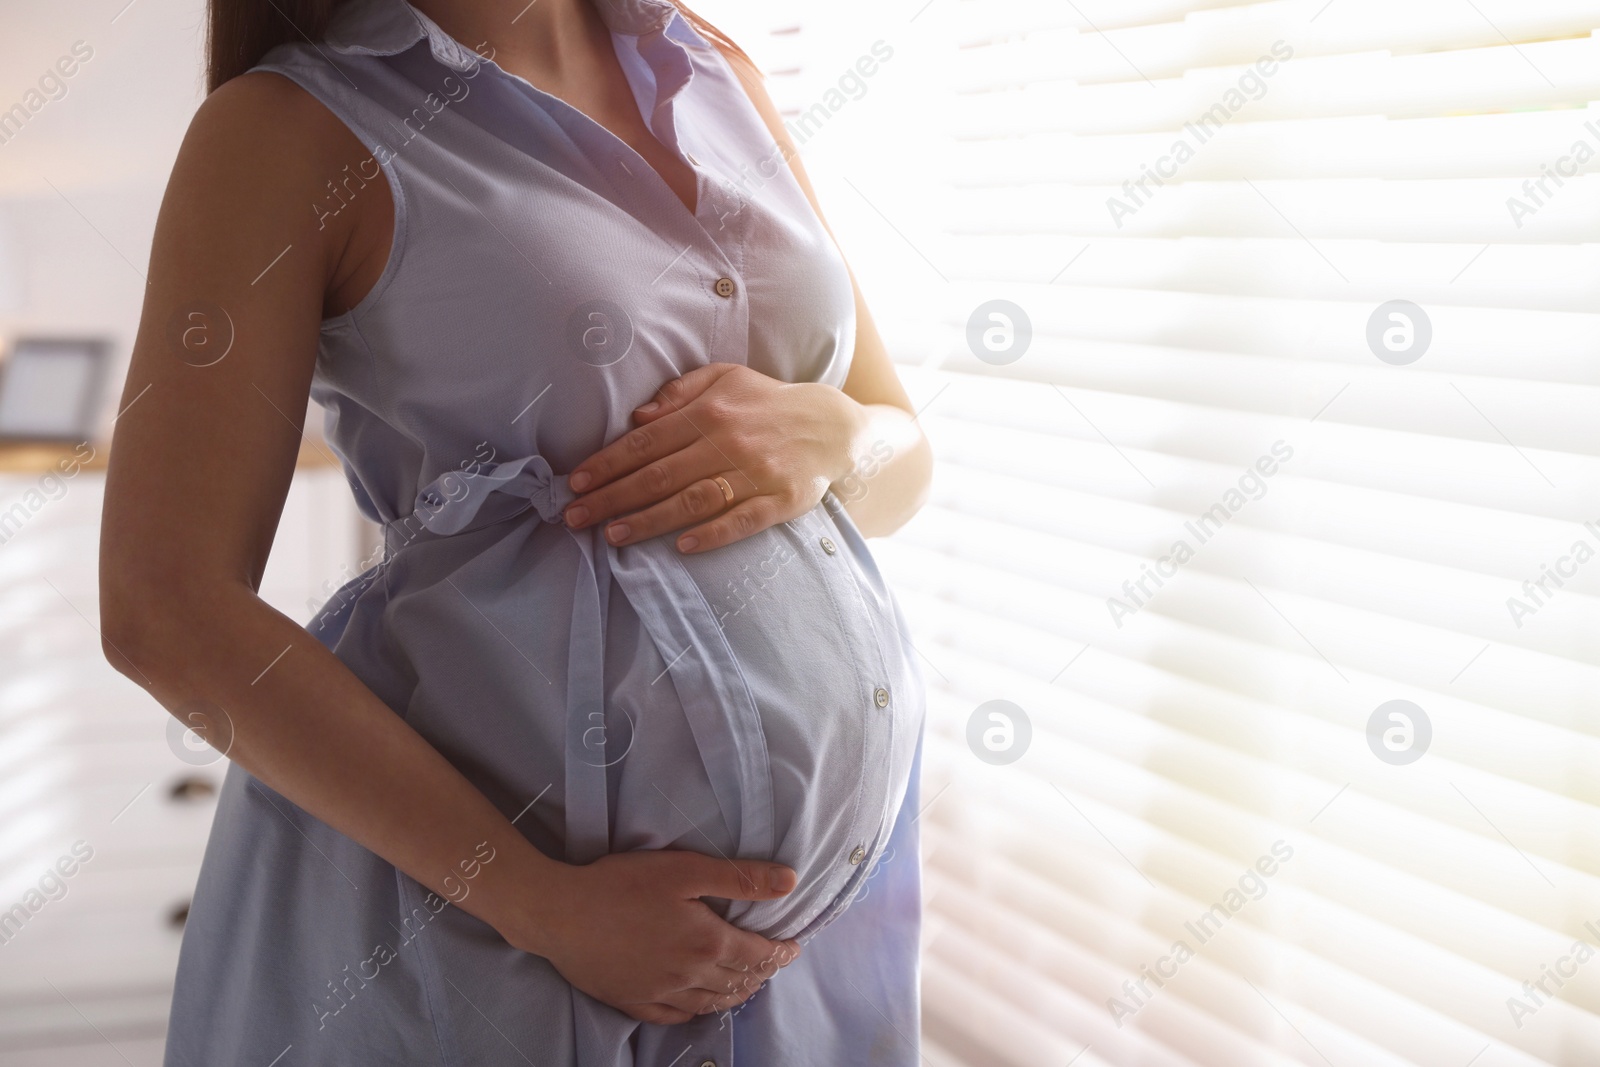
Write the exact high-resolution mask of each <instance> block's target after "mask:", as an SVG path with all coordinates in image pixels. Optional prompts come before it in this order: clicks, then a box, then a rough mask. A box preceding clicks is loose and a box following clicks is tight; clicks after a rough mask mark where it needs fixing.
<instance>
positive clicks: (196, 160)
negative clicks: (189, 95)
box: [173, 71, 360, 199]
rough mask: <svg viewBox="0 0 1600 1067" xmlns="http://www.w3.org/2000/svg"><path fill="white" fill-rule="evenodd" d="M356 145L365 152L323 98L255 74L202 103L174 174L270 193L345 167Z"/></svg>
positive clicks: (243, 76)
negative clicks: (333, 166) (238, 183)
mask: <svg viewBox="0 0 1600 1067" xmlns="http://www.w3.org/2000/svg"><path fill="white" fill-rule="evenodd" d="M352 146H354V147H355V148H356V149H359V148H360V142H359V141H357V140H356V138H355V136H354V135H353V134H352V133H351V132H350V131H349V129H348V128H347V127H346V126H345V125H344V123H342V122H341V121H340V120H339V119H338V118H337V117H335V116H334V114H333V113H332V112H331V111H329V110H328V108H327V107H326V106H325V105H323V103H322V102H321V101H319V100H317V99H316V97H314V96H312V95H311V94H310V93H309V92H307V91H306V90H305V89H302V88H301V87H300V86H299V85H296V84H295V83H294V82H292V81H290V80H289V79H288V78H285V77H283V76H281V75H278V74H274V73H271V72H269V71H252V72H250V73H248V74H241V75H240V76H239V77H237V78H234V79H232V80H231V81H229V82H226V83H225V84H223V85H222V86H220V87H219V88H218V89H217V90H216V91H215V92H213V93H211V94H210V95H209V96H207V97H206V98H205V100H204V101H203V102H202V103H201V104H200V107H199V109H198V110H197V111H196V112H195V114H194V118H193V119H192V120H191V121H190V123H189V130H188V133H187V134H186V135H185V137H184V141H183V147H182V148H181V149H180V151H179V154H178V162H177V166H176V167H175V168H174V171H173V176H174V178H183V179H199V180H202V181H204V180H206V179H208V178H227V179H229V180H230V184H231V183H232V182H233V181H244V182H246V183H247V185H248V186H249V187H250V191H251V192H254V193H270V191H271V189H272V188H273V187H274V186H278V187H281V186H284V185H286V184H289V183H292V182H294V181H296V180H303V179H306V178H310V177H314V176H315V175H316V174H318V173H322V172H324V171H326V169H327V167H328V166H329V165H330V164H333V163H336V162H337V163H339V164H340V165H342V163H343V157H344V156H345V155H346V154H347V153H348V151H349V150H350V149H351V147H352ZM301 192H302V196H301V199H304V195H303V194H304V190H302V191H301Z"/></svg>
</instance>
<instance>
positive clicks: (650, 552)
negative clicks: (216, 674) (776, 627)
mask: <svg viewBox="0 0 1600 1067" xmlns="http://www.w3.org/2000/svg"><path fill="white" fill-rule="evenodd" d="M577 495H578V494H576V493H574V492H573V491H572V489H571V488H570V487H569V486H568V485H567V479H566V477H565V476H564V475H557V474H555V473H554V472H553V471H552V470H551V468H550V464H549V463H548V462H547V461H546V460H545V459H544V457H543V456H540V455H531V456H524V457H522V458H521V459H516V460H512V461H509V462H506V463H500V464H481V465H480V466H479V467H477V468H476V469H475V470H474V471H472V472H470V473H469V472H467V471H447V472H446V473H444V474H442V475H440V476H439V477H438V478H435V479H434V480H433V481H432V482H430V483H429V484H428V485H427V486H425V487H424V488H423V489H422V491H421V492H419V493H418V494H417V498H416V510H415V511H414V512H413V513H412V514H411V515H408V516H404V517H402V518H399V519H395V520H393V521H391V522H388V523H386V524H385V526H384V537H385V545H386V550H387V551H386V556H385V560H386V561H387V559H388V558H389V555H392V553H393V551H396V550H397V548H396V547H395V545H396V543H397V542H399V543H400V544H402V545H403V544H404V543H407V542H409V541H411V540H416V539H418V538H419V537H424V536H441V537H448V536H452V535H455V534H461V533H468V532H472V531H476V530H481V529H484V528H486V527H488V526H492V525H497V524H499V523H502V522H505V521H507V520H509V519H513V518H515V517H517V516H519V515H525V514H527V513H528V512H529V511H530V510H531V511H532V512H534V513H535V514H537V515H538V517H539V519H541V520H542V521H544V522H547V523H550V524H552V525H557V526H560V527H561V528H562V529H564V530H566V531H567V532H568V533H569V534H571V535H572V539H573V541H574V543H576V545H577V546H578V549H579V552H580V554H581V556H582V562H581V564H580V565H579V566H578V568H577V576H576V579H575V582H574V585H573V596H572V625H571V634H570V642H569V650H568V656H567V716H566V744H565V748H566V759H565V788H566V796H565V798H564V803H565V808H566V855H567V862H569V863H577V864H583V863H590V862H592V861H594V860H596V859H598V858H599V857H600V856H603V855H605V854H606V853H607V852H609V851H610V840H611V835H610V814H609V810H608V809H609V801H608V793H607V788H606V767H607V765H608V762H616V761H615V760H611V761H608V759H607V756H606V744H605V738H606V730H605V721H606V720H605V710H606V709H605V648H606V641H605V617H604V614H603V611H602V605H603V597H604V595H605V594H604V590H605V589H608V588H609V582H610V581H612V580H615V581H616V582H617V583H618V584H619V585H620V586H621V587H622V588H623V591H624V592H625V593H628V594H629V602H630V603H631V604H632V605H633V606H634V608H635V610H636V611H637V612H638V614H639V616H640V621H641V622H642V623H643V624H644V629H645V630H646V632H648V633H649V635H650V638H651V640H652V641H653V642H654V643H655V646H656V651H657V652H658V653H659V654H660V655H661V657H662V660H663V662H665V663H667V664H669V667H670V669H671V671H672V675H673V680H674V683H675V685H676V687H677V690H678V695H679V699H680V701H681V703H682V705H683V710H684V714H685V716H686V718H687V719H688V722H689V727H690V730H691V731H692V732H693V734H694V738H695V744H696V746H697V747H698V748H699V750H700V753H701V756H702V758H703V759H704V760H705V765H706V768H707V770H708V772H710V778H711V786H712V790H713V791H714V793H715V794H716V798H717V802H718V804H719V806H720V807H721V808H722V810H723V812H724V813H725V814H726V816H727V821H728V825H729V826H730V827H733V828H735V833H736V834H737V838H738V843H737V845H736V848H737V854H738V855H739V856H741V857H745V858H752V859H755V858H760V859H770V858H771V857H772V854H773V850H774V848H775V841H774V831H775V827H774V818H773V808H772V782H771V770H770V767H769V764H768V762H767V751H766V735H765V731H764V730H763V728H762V726H761V719H760V714H759V712H758V711H757V709H756V705H755V699H754V697H753V696H752V695H751V693H750V690H749V687H748V685H747V684H746V683H745V680H744V674H743V671H742V670H741V668H740V667H739V664H738V661H737V659H736V658H735V657H734V654H733V650H732V648H731V646H729V644H728V642H727V638H726V636H725V635H724V634H723V632H722V628H721V627H720V626H719V625H718V624H717V620H716V618H715V615H714V614H713V612H712V610H711V607H710V605H709V604H708V603H707V602H706V599H705V596H704V594H703V593H702V592H701V591H700V587H699V586H698V585H697V584H696V583H695V581H694V579H693V578H692V577H691V576H690V575H689V572H688V571H687V570H686V569H685V567H684V564H683V561H682V560H681V559H680V558H679V557H678V553H677V551H676V550H675V549H674V548H672V547H671V544H670V540H669V539H667V538H652V539H650V540H647V541H643V542H640V543H639V544H636V545H630V546H628V548H627V549H626V551H623V550H619V549H618V548H617V547H616V546H614V545H611V544H608V543H606V542H605V541H604V540H603V539H601V538H600V537H599V534H598V530H599V527H598V526H595V527H589V528H585V529H572V528H571V527H568V526H567V525H566V523H565V521H564V520H563V518H562V512H563V510H564V509H565V508H566V506H567V505H568V504H570V503H571V502H572V501H573V500H574V499H576V497H577ZM419 529H420V530H422V531H425V533H424V534H419V533H418V530H419ZM380 566H381V564H380ZM603 583H604V584H603ZM352 584H353V583H352ZM634 728H635V732H637V730H638V724H635V727H634ZM629 743H630V745H631V743H632V742H631V740H630V742H629ZM619 758H620V757H619ZM663 784H665V785H667V786H668V787H670V785H671V783H670V782H668V783H663ZM750 906H751V904H750V903H749V902H746V901H734V902H733V905H732V910H731V911H730V913H729V916H728V917H729V919H730V920H731V919H734V918H736V917H737V916H738V915H739V914H742V913H743V912H744V911H746V910H748V909H749V907H750Z"/></svg>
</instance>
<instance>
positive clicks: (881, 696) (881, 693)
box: [872, 685, 889, 708]
mask: <svg viewBox="0 0 1600 1067" xmlns="http://www.w3.org/2000/svg"><path fill="white" fill-rule="evenodd" d="M872 702H873V703H874V704H876V705H878V707H880V708H886V707H888V706H889V691H888V690H887V689H885V688H884V687H883V686H881V685H880V686H878V688H876V689H874V690H873V691H872Z"/></svg>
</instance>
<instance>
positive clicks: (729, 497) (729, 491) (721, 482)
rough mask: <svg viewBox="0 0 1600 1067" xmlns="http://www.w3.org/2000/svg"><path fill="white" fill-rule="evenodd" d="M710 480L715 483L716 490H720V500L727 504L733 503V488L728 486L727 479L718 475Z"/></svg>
mask: <svg viewBox="0 0 1600 1067" xmlns="http://www.w3.org/2000/svg"><path fill="white" fill-rule="evenodd" d="M711 480H712V481H714V482H716V483H717V488H718V489H721V490H722V499H723V500H724V501H726V502H727V503H729V504H731V503H733V486H731V485H729V484H728V479H726V478H724V477H723V476H722V475H720V474H719V475H717V476H716V477H715V478H713V479H711Z"/></svg>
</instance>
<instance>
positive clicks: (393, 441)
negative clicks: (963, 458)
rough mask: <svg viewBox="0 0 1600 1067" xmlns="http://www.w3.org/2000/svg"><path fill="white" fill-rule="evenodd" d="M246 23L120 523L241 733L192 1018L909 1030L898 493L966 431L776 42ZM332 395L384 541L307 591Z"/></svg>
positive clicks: (168, 297) (907, 496)
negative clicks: (822, 199)
mask: <svg viewBox="0 0 1600 1067" xmlns="http://www.w3.org/2000/svg"><path fill="white" fill-rule="evenodd" d="M209 58H210V70H209V83H210V88H211V92H210V93H209V95H208V96H207V98H206V100H205V102H204V103H203V104H202V106H201V107H200V109H199V111H198V113H197V114H196V116H195V118H194V120H193V123H192V125H191V127H190V130H189V133H188V135H187V137H186V138H185V140H184V143H183V146H182V149H181V151H180V153H179V156H178V160H177V163H176V166H175V168H174V171H173V174H172V177H171V181H170V184H169V187H168V190H167V195H166V199H165V202H164V203H163V205H162V208H161V214H160V218H159V221H158V223H157V227H156V236H155V243H154V250H153V253H152V257H151V266H150V275H149V286H148V289H147V296H146V301H145V307H144V314H143V321H142V323H141V326H140V330H139V335H138V339H137V342H136V345H135V350H134V355H133V362H132V366H131V369H130V372H129V376H128V381H127V385H126V389H125V392H124V395H123V399H122V404H121V414H120V415H119V417H118V421H117V429H116V435H115V438H114V441H113V448H112V455H113V458H112V461H111V470H110V475H109V487H108V497H107V503H106V513H105V529H104V535H103V543H102V558H101V582H102V590H101V591H102V599H101V613H102V621H103V633H104V638H105V641H104V644H105V649H106V654H107V656H108V657H109V658H110V659H111V660H112V662H113V663H115V664H116V665H117V667H118V669H119V670H121V671H122V672H123V673H125V674H126V675H127V676H128V677H129V678H131V679H133V680H135V681H136V682H138V683H139V684H140V685H142V686H144V687H145V688H147V689H148V690H149V691H150V693H151V694H152V695H153V696H154V697H155V698H156V699H158V700H159V701H160V702H161V703H162V704H163V705H164V706H165V707H166V708H167V709H168V710H169V711H171V712H172V713H173V714H174V715H175V716H177V720H178V722H180V723H182V724H183V725H184V726H186V727H188V728H190V729H192V730H193V731H194V732H196V733H198V734H199V735H200V736H202V737H203V738H204V739H205V740H206V741H207V742H208V743H209V744H210V745H211V746H212V747H214V748H216V749H218V750H219V751H225V752H226V753H227V755H228V756H229V758H230V760H231V764H230V765H229V767H228V772H227V776H226V779H225V782H224V784H223V787H222V793H221V798H220V803H219V805H218V808H217V812H216V818H215V823H214V825H213V829H212V833H211V838H210V841H209V844H208V846H207V849H206V854H205V860H204V864H203V866H202V869H201V873H200V879H199V884H198V887H197V888H196V891H195V895H194V899H193V903H192V905H191V908H190V911H189V915H188V920H187V926H186V929H185V932H184V938H183V946H182V952H181V957H180V960H179V964H178V974H177V983H176V990H175V995H174V1001H173V1006H172V1016H171V1025H170V1029H169V1033H168V1045H167V1059H166V1062H167V1063H168V1064H169V1065H171V1067H191V1065H192V1067H202V1065H203V1067H219V1065H224V1064H226V1065H240V1067H248V1065H258V1067H268V1065H274V1067H301V1065H328V1067H350V1065H369V1064H404V1065H441V1067H443V1065H449V1067H468V1065H471V1067H479V1065H498V1064H524V1063H526V1064H536V1065H538V1067H562V1065H571V1067H624V1065H637V1067H696V1065H700V1067H731V1065H735V1064H737V1065H738V1067H769V1065H785V1064H818V1065H828V1067H838V1065H847V1064H874V1065H877V1064H887V1065H906V1067H910V1065H912V1064H915V1063H917V1062H918V1061H919V1052H918V1047H917V1033H918V999H917V978H918V970H917V949H918V928H919V880H918V866H917V865H918V858H917V838H916V827H915V818H916V814H917V790H916V780H917V766H918V763H919V756H920V747H921V745H920V742H921V736H922V726H923V712H924V694H923V688H922V675H921V672H920V669H919V668H918V666H917V664H916V662H915V652H914V651H913V650H912V649H911V648H910V645H909V643H908V642H907V640H906V638H905V636H904V633H905V623H904V619H903V618H902V616H901V613H900V610H899V608H898V606H897V605H896V603H895V600H894V598H893V596H892V594H891V593H890V591H889V590H888V589H887V588H886V586H885V584H884V580H883V578H882V576H881V575H880V573H879V571H878V569H877V567H876V566H875V564H874V562H873V559H872V556H871V554H870V553H869V552H868V549H867V547H866V545H865V543H864V540H863V538H864V537H865V536H868V535H877V534H883V533H888V532H891V531H893V530H894V529H896V528H897V527H898V526H900V525H901V524H903V523H904V522H905V521H906V520H907V519H908V518H909V517H910V516H911V515H912V514H914V513H915V512H916V510H917V509H918V508H919V507H920V506H921V503H922V501H923V499H924V498H925V496H926V493H927V487H928V482H929V472H930V468H931V460H930V454H929V450H928V447H927V443H926V441H925V439H924V438H923V437H922V435H921V432H920V429H919V428H918V426H917V424H916V422H915V419H914V416H913V414H912V411H911V409H910V405H909V403H908V401H907V398H906V394H905V392H904V391H903V389H902V388H901V386H900V384H899V382H898V381H897V379H896V377H895V374H894V370H893V367H892V364H891V363H890V361H889V360H888V357H887V356H886V354H885V351H884V347H883V345H882V343H881V341H880V340H879V338H878V336H877V333H876V331H875V330H874V329H873V327H872V324H871V320H870V318H869V317H868V315H867V312H866V309H865V306H864V305H863V303H862V301H861V297H860V293H859V291H858V290H857V289H856V287H855V284H854V281H853V278H852V276H851V274H850V272H849V270H848V268H847V267H846V265H845V262H844V260H843V258H842V257H841V255H840V253H839V251H838V249H837V247H836V246H835V244H834V243H833V240H832V237H831V235H830V234H829V232H828V230H827V229H826V227H825V225H824V224H823V222H822V221H821V217H820V214H819V212H818V210H817V208H816V204H815V197H814V195H813V193H812V190H811V188H810V186H809V184H808V182H807V181H806V179H805V176H804V173H803V171H802V169H801V168H800V166H799V163H798V160H797V159H795V158H794V153H795V148H794V145H793V143H792V142H791V141H790V139H789V138H788V136H787V134H786V132H785V130H784V127H783V124H782V121H781V120H780V119H779V117H778V115H777V113H776V111H775V109H774V107H773V105H772V103H771V102H770V100H769V98H768V96H767V95H766V93H765V91H764V89H763V88H762V85H761V79H760V75H759V74H758V73H757V72H756V71H755V68H754V67H753V65H752V64H751V63H750V61H749V60H748V59H747V58H746V57H745V56H744V54H743V53H742V52H741V51H740V50H739V49H738V48H737V47H736V46H734V45H732V44H731V42H729V41H728V40H727V39H726V38H725V37H723V36H722V35H721V34H720V33H719V32H718V31H716V30H715V29H714V28H713V27H711V26H709V25H708V24H707V23H705V22H704V21H703V20H701V19H699V18H698V17H696V16H694V15H692V14H690V13H689V12H688V11H686V10H685V9H683V8H681V7H679V6H677V5H675V4H674V3H672V2H671V0H536V2H528V0H504V2H502V0H414V2H412V3H407V2H406V0H342V2H341V0H333V2H332V3H330V2H329V0H298V2H291V0H226V2H224V0H213V2H212V9H211V26H210V53H209ZM880 58H882V57H881V56H880ZM308 396H309V397H311V398H314V399H315V400H316V401H317V402H318V403H319V404H320V405H321V406H322V408H323V409H324V410H325V412H326V423H325V425H326V431H327V432H326V436H327V439H328V447H329V448H331V449H332V450H333V451H334V452H336V453H337V455H338V458H339V459H340V461H341V462H342V464H343V467H344V470H345V473H346V475H347V477H348V480H349V484H350V487H351V489H352V491H353V493H354V496H355V502H356V504H357V506H358V507H359V508H360V510H361V511H362V512H363V513H364V514H365V515H366V516H367V517H368V518H370V519H371V520H373V521H374V522H376V523H379V524H381V527H382V533H383V541H384V547H383V553H382V558H381V560H379V561H377V562H375V563H374V565H373V566H372V567H371V568H369V569H368V570H366V571H365V572H364V573H362V574H361V575H359V576H357V577H355V578H354V579H352V580H350V581H348V582H346V583H345V584H344V585H343V587H342V588H339V589H338V590H337V592H336V593H334V595H333V596H332V597H331V598H330V599H329V600H328V602H327V603H326V605H325V606H324V607H323V608H322V609H321V610H320V611H319V612H318V613H317V615H316V617H315V618H313V619H312V620H311V622H310V623H309V624H307V625H306V626H300V625H298V624H296V623H295V622H294V621H293V620H292V619H290V618H289V617H288V616H286V615H284V614H282V613H280V612H279V611H277V610H275V609H274V608H273V607H271V606H269V605H268V604H267V603H266V601H264V600H263V599H262V598H261V596H260V593H259V590H260V582H261V577H262V573H263V569H264V567H265V564H266V561H267V557H268V553H269V551H270V549H271V547H272V542H273V535H274V531H275V528H276V525H277V521H278V517H279V514H280V511H281V509H282V507H283V502H284V499H285V494H286V491H287V488H288V485H289V482H290V478H291V474H292V472H293V469H294V466H295V460H296V455H297V451H298V450H299V449H300V447H301V445H302V435H301V427H300V424H301V422H302V413H303V412H304V411H306V408H307V398H308ZM318 447H320V446H318ZM347 577H348V576H347ZM330 584H332V583H330Z"/></svg>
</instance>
